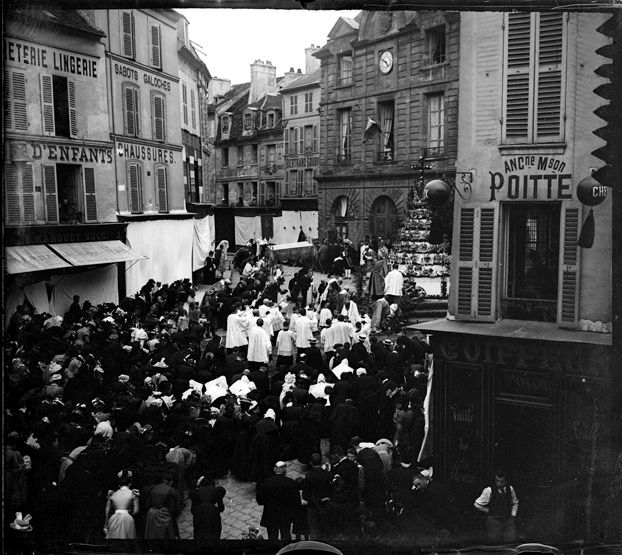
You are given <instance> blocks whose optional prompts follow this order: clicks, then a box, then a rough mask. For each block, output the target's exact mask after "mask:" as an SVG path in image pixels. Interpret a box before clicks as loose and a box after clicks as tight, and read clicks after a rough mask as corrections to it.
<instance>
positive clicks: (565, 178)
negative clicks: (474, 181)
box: [488, 154, 572, 201]
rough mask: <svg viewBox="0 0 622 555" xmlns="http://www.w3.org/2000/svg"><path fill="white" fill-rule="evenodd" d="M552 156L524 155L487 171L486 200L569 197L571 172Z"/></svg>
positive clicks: (563, 198) (564, 163)
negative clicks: (488, 184) (501, 168)
mask: <svg viewBox="0 0 622 555" xmlns="http://www.w3.org/2000/svg"><path fill="white" fill-rule="evenodd" d="M566 167H567V164H566V162H564V161H563V160H560V159H559V158H556V157H553V156H539V155H535V154H527V155H524V156H514V157H513V158H508V159H507V160H505V162H504V166H503V171H502V172H501V171H497V172H488V173H489V174H490V201H493V200H565V199H570V198H572V174H571V173H566V172H565V170H566Z"/></svg>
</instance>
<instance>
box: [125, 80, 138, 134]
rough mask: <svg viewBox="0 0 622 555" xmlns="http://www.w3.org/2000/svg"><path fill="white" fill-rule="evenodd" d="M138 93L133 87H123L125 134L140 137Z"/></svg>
mask: <svg viewBox="0 0 622 555" xmlns="http://www.w3.org/2000/svg"><path fill="white" fill-rule="evenodd" d="M139 95H140V91H139V89H138V87H135V86H133V85H124V86H123V115H124V123H125V134H126V135H132V136H134V137H138V136H139V135H140V98H139Z"/></svg>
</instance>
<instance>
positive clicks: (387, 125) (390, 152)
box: [378, 100, 395, 161]
mask: <svg viewBox="0 0 622 555" xmlns="http://www.w3.org/2000/svg"><path fill="white" fill-rule="evenodd" d="M378 112H379V115H380V130H381V131H382V133H381V134H380V146H381V151H380V160H384V161H391V160H394V159H395V148H394V147H395V143H394V125H393V120H394V117H395V102H394V101H393V100H391V101H390V102H382V103H381V104H378Z"/></svg>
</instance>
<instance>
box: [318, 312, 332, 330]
mask: <svg viewBox="0 0 622 555" xmlns="http://www.w3.org/2000/svg"><path fill="white" fill-rule="evenodd" d="M332 317H333V313H332V312H331V311H330V308H326V307H324V308H323V309H322V310H320V322H319V326H320V327H321V328H325V327H326V320H328V319H329V318H332Z"/></svg>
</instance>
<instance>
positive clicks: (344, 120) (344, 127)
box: [341, 110, 350, 156]
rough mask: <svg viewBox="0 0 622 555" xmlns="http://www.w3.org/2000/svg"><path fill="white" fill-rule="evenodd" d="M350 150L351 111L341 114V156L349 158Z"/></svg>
mask: <svg viewBox="0 0 622 555" xmlns="http://www.w3.org/2000/svg"><path fill="white" fill-rule="evenodd" d="M349 150H350V111H349V110H344V111H343V112H341V154H342V155H343V156H347V155H348V154H349Z"/></svg>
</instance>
